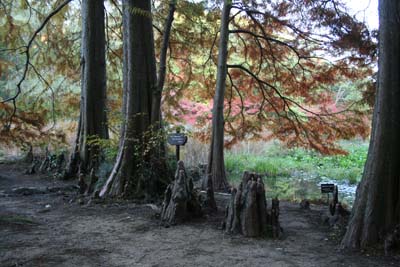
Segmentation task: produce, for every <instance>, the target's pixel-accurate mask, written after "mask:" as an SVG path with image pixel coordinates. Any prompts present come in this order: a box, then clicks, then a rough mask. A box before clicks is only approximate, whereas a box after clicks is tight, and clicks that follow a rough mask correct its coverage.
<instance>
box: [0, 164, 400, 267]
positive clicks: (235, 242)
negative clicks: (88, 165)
mask: <svg viewBox="0 0 400 267" xmlns="http://www.w3.org/2000/svg"><path fill="white" fill-rule="evenodd" d="M22 173H23V169H22V166H21V165H20V164H0V266H229V267H231V266H318V267H319V266H399V260H400V258H399V257H397V258H396V257H382V256H379V255H369V254H364V255H361V254H348V253H345V252H343V251H339V250H337V242H338V241H337V240H336V239H335V238H334V236H333V235H332V232H331V231H329V228H328V227H327V226H323V225H322V224H321V219H320V212H321V209H322V208H323V207H320V206H312V207H311V211H302V210H300V209H299V208H298V205H297V204H296V205H295V204H290V203H282V204H281V224H282V227H283V229H284V237H283V238H282V240H263V239H248V238H243V237H238V236H230V235H226V234H224V232H223V231H221V230H219V229H218V227H219V225H220V219H221V214H219V215H218V216H219V217H218V216H217V218H215V217H214V218H211V217H210V218H206V219H202V220H199V221H195V222H191V223H187V224H185V225H179V226H175V227H170V228H164V227H162V226H160V225H159V222H158V220H157V219H156V217H155V211H154V210H153V209H152V208H151V207H149V206H145V205H138V204H134V203H132V202H123V203H97V204H90V205H87V204H85V205H79V204H78V203H77V201H76V192H74V191H71V190H70V186H69V185H71V183H65V182H61V181H56V180H53V179H52V178H46V177H44V176H43V175H42V176H38V175H31V176H28V175H24V174H22ZM22 186H23V187H35V188H38V189H41V191H39V192H36V194H32V195H21V194H18V195H17V194H13V193H12V189H13V188H18V187H22ZM68 186H69V187H68ZM48 187H51V188H50V190H49V189H46V188H48ZM57 187H58V188H61V190H58V191H57V190H56V189H55V190H53V189H54V188H57ZM64 189H65V190H64ZM50 191H54V192H50ZM71 200H72V201H71ZM46 205H47V208H46ZM48 205H50V207H49V206H48Z"/></svg>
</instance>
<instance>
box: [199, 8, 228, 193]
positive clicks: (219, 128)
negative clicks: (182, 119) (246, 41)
mask: <svg viewBox="0 0 400 267" xmlns="http://www.w3.org/2000/svg"><path fill="white" fill-rule="evenodd" d="M231 7H232V3H231V0H225V1H224V6H223V9H222V18H221V27H220V40H219V50H218V70H217V84H216V90H215V95H214V104H213V111H212V134H211V146H210V151H209V155H208V166H207V175H206V179H209V178H211V179H212V182H213V188H214V190H215V191H226V190H227V188H228V181H227V179H226V173H225V162H224V95H225V86H226V85H225V82H226V75H227V57H228V36H229V14H230V10H231ZM205 184H207V182H205Z"/></svg>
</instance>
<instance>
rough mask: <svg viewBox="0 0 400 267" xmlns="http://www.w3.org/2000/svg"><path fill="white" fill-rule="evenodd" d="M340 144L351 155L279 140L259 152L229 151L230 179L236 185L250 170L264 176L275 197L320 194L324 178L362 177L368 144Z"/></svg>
mask: <svg viewBox="0 0 400 267" xmlns="http://www.w3.org/2000/svg"><path fill="white" fill-rule="evenodd" d="M257 146H260V145H259V143H258V144H257ZM341 146H342V147H343V148H344V149H346V150H347V151H348V152H349V154H348V155H335V156H323V155H321V154H319V153H318V152H315V151H311V150H306V149H303V148H292V149H288V148H284V147H282V146H281V145H280V144H278V143H272V144H271V143H269V144H266V145H265V149H264V150H263V152H262V153H258V154H251V153H249V152H248V151H249V150H247V151H245V152H243V151H235V152H233V151H231V152H230V151H228V152H227V153H226V156H225V167H226V171H227V174H228V179H229V182H230V183H232V184H234V185H237V184H238V183H239V182H240V180H241V176H242V173H243V172H244V171H245V170H248V171H254V172H257V173H261V174H264V175H265V176H264V181H265V183H266V184H267V187H268V188H270V193H271V194H272V195H273V196H278V197H281V198H287V199H292V198H296V199H297V198H305V197H307V198H310V196H311V197H312V196H316V197H321V195H320V193H319V190H318V186H317V184H318V183H319V182H321V181H324V180H333V181H337V182H341V183H347V184H350V185H355V184H357V183H358V182H359V181H360V180H361V176H362V172H363V169H364V163H365V160H366V156H367V153H368V143H367V142H366V141H360V140H353V141H343V142H342V143H341ZM257 149H258V150H259V149H260V148H259V147H258V148H257ZM267 194H268V192H267ZM270 196H271V195H270Z"/></svg>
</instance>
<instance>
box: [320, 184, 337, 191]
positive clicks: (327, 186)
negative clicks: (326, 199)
mask: <svg viewBox="0 0 400 267" xmlns="http://www.w3.org/2000/svg"><path fill="white" fill-rule="evenodd" d="M333 191H335V185H334V184H321V193H333Z"/></svg>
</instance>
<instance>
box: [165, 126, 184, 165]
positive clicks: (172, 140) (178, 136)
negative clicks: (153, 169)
mask: <svg viewBox="0 0 400 267" xmlns="http://www.w3.org/2000/svg"><path fill="white" fill-rule="evenodd" d="M187 140H188V138H187V136H186V135H185V134H183V133H180V132H179V130H176V133H173V134H170V135H168V138H167V141H168V143H169V144H170V145H172V146H175V147H176V160H177V161H179V158H180V146H184V145H185V144H186V142H187Z"/></svg>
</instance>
